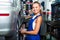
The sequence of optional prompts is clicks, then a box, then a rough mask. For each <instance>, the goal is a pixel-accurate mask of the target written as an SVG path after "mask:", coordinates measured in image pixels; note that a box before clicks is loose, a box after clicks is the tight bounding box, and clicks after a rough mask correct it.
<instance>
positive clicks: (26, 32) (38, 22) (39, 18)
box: [21, 16, 42, 35]
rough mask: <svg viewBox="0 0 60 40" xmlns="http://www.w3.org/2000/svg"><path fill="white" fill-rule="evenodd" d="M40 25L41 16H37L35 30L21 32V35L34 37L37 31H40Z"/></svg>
mask: <svg viewBox="0 0 60 40" xmlns="http://www.w3.org/2000/svg"><path fill="white" fill-rule="evenodd" d="M41 24H42V16H39V17H38V18H37V20H36V25H35V29H34V30H33V31H25V30H22V31H21V33H23V34H33V35H36V34H38V32H39V29H40V26H41Z"/></svg>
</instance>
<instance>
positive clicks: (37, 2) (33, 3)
mask: <svg viewBox="0 0 60 40" xmlns="http://www.w3.org/2000/svg"><path fill="white" fill-rule="evenodd" d="M35 3H37V4H38V5H39V6H40V7H41V4H40V3H39V2H38V1H35V2H33V3H32V5H33V4H35ZM40 13H41V14H42V13H43V12H42V10H41V9H40Z"/></svg>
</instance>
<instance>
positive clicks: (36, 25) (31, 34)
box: [21, 2, 42, 40]
mask: <svg viewBox="0 0 60 40" xmlns="http://www.w3.org/2000/svg"><path fill="white" fill-rule="evenodd" d="M32 11H33V13H34V16H33V17H32V18H31V19H30V21H29V24H28V29H27V31H26V30H24V29H21V33H22V34H26V40H40V32H39V30H40V26H41V24H42V15H41V5H40V3H38V2H34V3H33V4H32Z"/></svg>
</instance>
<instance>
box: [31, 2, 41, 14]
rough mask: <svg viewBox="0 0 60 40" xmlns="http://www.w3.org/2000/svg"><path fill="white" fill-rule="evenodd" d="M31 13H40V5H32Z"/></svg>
mask: <svg viewBox="0 0 60 40" xmlns="http://www.w3.org/2000/svg"><path fill="white" fill-rule="evenodd" d="M32 11H33V13H34V14H37V13H40V5H39V4H37V3H34V4H33V5H32Z"/></svg>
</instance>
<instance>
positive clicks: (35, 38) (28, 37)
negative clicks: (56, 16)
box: [25, 14, 42, 40]
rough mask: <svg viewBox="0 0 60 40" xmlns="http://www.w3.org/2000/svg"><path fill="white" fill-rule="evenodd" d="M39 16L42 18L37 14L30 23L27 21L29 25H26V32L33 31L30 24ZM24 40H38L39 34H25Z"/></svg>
mask: <svg viewBox="0 0 60 40" xmlns="http://www.w3.org/2000/svg"><path fill="white" fill-rule="evenodd" d="M39 16H42V15H41V14H39V15H37V16H36V17H35V18H34V19H33V18H31V19H30V21H29V23H28V29H27V31H33V28H32V27H33V26H32V23H33V22H34V20H35V19H37V17H39ZM25 40H40V32H38V34H37V35H31V34H27V35H26V38H25Z"/></svg>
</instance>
